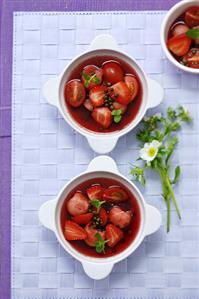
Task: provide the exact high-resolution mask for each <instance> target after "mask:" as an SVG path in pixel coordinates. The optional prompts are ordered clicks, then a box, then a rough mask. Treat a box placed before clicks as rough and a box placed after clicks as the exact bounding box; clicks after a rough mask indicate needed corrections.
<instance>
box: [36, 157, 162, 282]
mask: <svg viewBox="0 0 199 299" xmlns="http://www.w3.org/2000/svg"><path fill="white" fill-rule="evenodd" d="M97 177H105V178H113V179H116V180H118V181H119V182H121V183H122V184H123V185H124V186H126V187H127V188H128V189H129V190H130V191H131V192H132V193H133V195H134V196H135V198H136V199H137V202H138V204H139V208H140V215H141V224H140V229H139V231H138V234H137V236H136V238H135V240H134V241H133V242H132V243H131V244H130V245H129V246H128V247H127V249H125V250H124V251H123V252H121V253H119V254H117V255H115V256H112V257H107V258H94V257H89V256H86V255H84V254H82V253H80V252H78V251H77V250H75V249H74V248H73V247H72V246H71V245H70V243H69V242H67V241H66V240H65V238H64V236H63V233H62V229H61V223H60V213H61V208H62V206H63V203H64V201H65V198H66V196H67V195H68V193H69V192H70V191H71V190H73V188H74V187H75V186H77V185H79V184H80V183H82V182H84V181H86V180H89V179H92V178H97ZM39 219H40V222H41V223H42V224H43V225H44V226H45V227H47V228H49V229H51V230H52V231H54V233H55V235H56V237H57V239H58V241H59V243H60V244H61V245H62V246H63V248H64V249H65V250H66V251H67V252H68V253H69V254H71V255H72V256H73V257H74V258H76V259H77V260H79V261H80V262H81V263H82V265H83V268H84V271H85V272H86V274H87V275H88V276H90V277H91V278H93V279H103V278H105V277H106V276H107V275H109V273H110V272H111V270H112V268H113V266H114V264H115V263H118V262H119V261H121V260H123V259H125V258H126V257H127V256H129V255H130V254H131V253H133V252H134V251H135V249H136V248H137V247H138V246H139V245H140V244H141V242H142V241H143V239H144V237H145V236H147V235H149V234H152V233H154V232H155V231H157V230H158V229H159V227H160V225H161V215H160V213H159V211H158V210H157V209H156V208H154V207H153V206H151V205H148V204H146V203H145V200H144V198H143V196H142V194H141V193H140V191H139V190H138V189H137V187H136V186H135V185H134V184H133V183H132V182H131V181H129V180H128V179H126V178H125V177H124V176H123V175H121V174H120V173H119V171H118V169H117V166H116V163H115V162H114V160H113V159H112V158H110V157H108V156H99V157H97V158H95V159H93V160H92V161H91V162H90V164H89V166H88V169H87V170H86V172H84V173H82V174H80V175H78V176H76V177H75V178H73V179H72V180H71V181H70V182H69V183H67V184H66V185H65V186H64V187H63V189H62V190H61V191H60V193H59V194H58V196H57V198H56V199H54V200H50V201H47V202H46V203H44V204H43V205H42V206H41V208H40V210H39ZM49 246H50V245H49Z"/></svg>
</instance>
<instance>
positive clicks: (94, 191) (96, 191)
mask: <svg viewBox="0 0 199 299" xmlns="http://www.w3.org/2000/svg"><path fill="white" fill-rule="evenodd" d="M103 191H104V188H102V186H101V185H99V184H96V185H92V186H90V187H89V188H88V189H87V190H86V192H87V195H88V197H89V199H90V200H93V199H98V200H101V199H102V195H103Z"/></svg>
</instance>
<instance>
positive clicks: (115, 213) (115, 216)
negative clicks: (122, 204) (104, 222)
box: [109, 207, 132, 228]
mask: <svg viewBox="0 0 199 299" xmlns="http://www.w3.org/2000/svg"><path fill="white" fill-rule="evenodd" d="M131 217H132V213H131V211H123V210H122V209H121V208H119V207H113V208H112V209H111V211H110V213H109V220H110V222H112V223H113V224H115V225H117V226H119V227H120V228H124V227H126V226H128V225H129V224H130V222H131Z"/></svg>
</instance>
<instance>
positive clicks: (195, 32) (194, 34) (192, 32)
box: [186, 29, 199, 39]
mask: <svg viewBox="0 0 199 299" xmlns="http://www.w3.org/2000/svg"><path fill="white" fill-rule="evenodd" d="M186 35H187V36H188V37H190V38H198V39H199V29H189V30H188V31H187V32H186Z"/></svg>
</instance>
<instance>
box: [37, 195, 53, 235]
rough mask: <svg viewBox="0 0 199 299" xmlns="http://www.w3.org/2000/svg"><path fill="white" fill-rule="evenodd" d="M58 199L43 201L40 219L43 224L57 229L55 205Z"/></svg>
mask: <svg viewBox="0 0 199 299" xmlns="http://www.w3.org/2000/svg"><path fill="white" fill-rule="evenodd" d="M56 203H57V200H56V199H53V200H49V201H46V202H45V203H43V205H41V207H40V209H39V221H40V222H41V224H42V225H43V226H45V227H46V228H48V229H51V230H52V231H55V207H56Z"/></svg>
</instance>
